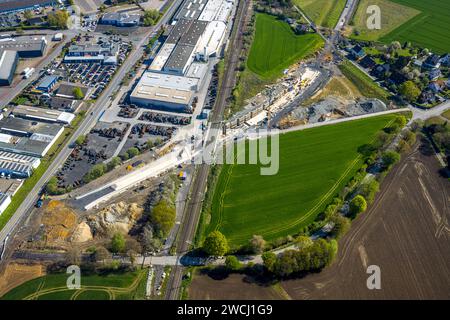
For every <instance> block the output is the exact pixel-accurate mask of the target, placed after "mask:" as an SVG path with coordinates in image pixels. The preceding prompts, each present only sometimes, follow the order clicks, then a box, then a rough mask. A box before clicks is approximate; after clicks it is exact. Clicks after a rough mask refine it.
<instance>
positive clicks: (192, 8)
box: [174, 0, 208, 20]
mask: <svg viewBox="0 0 450 320" xmlns="http://www.w3.org/2000/svg"><path fill="white" fill-rule="evenodd" d="M207 2H208V0H185V1H184V2H183V4H182V5H181V6H180V7H179V9H178V11H177V13H176V14H175V17H174V20H180V19H188V20H197V19H198V17H199V16H200V14H201V12H202V11H203V8H204V7H205V4H206V3H207Z"/></svg>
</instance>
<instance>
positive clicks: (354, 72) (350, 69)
mask: <svg viewBox="0 0 450 320" xmlns="http://www.w3.org/2000/svg"><path fill="white" fill-rule="evenodd" d="M339 69H340V70H341V72H342V73H343V74H344V76H346V77H347V79H349V80H350V81H351V82H352V83H353V84H354V85H355V86H356V87H357V88H358V89H359V91H360V92H361V93H362V94H363V95H364V96H366V97H368V98H377V99H380V100H382V101H384V102H387V101H388V98H389V96H390V93H389V92H387V91H386V90H385V89H383V88H381V87H380V86H379V85H378V84H376V83H375V82H374V81H373V80H372V79H371V78H370V77H369V76H368V75H366V74H365V73H364V72H362V71H361V70H360V69H358V67H356V66H355V65H353V64H352V63H351V62H350V61H347V60H346V61H344V62H343V63H342V64H340V65H339Z"/></svg>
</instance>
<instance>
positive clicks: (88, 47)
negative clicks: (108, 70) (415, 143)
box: [64, 42, 119, 64]
mask: <svg viewBox="0 0 450 320" xmlns="http://www.w3.org/2000/svg"><path fill="white" fill-rule="evenodd" d="M118 55H119V45H118V44H117V43H113V42H105V43H102V44H80V45H71V46H70V47H69V50H68V52H67V54H66V55H65V56H64V62H66V63H92V62H100V63H105V64H117V57H118Z"/></svg>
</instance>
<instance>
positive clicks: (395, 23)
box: [351, 0, 420, 41]
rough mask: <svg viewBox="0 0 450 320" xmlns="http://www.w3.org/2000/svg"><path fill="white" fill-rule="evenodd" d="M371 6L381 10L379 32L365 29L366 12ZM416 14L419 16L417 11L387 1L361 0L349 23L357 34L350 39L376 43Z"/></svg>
mask: <svg viewBox="0 0 450 320" xmlns="http://www.w3.org/2000/svg"><path fill="white" fill-rule="evenodd" d="M371 5H377V6H379V7H380V9H381V29H379V30H369V29H368V28H367V18H368V14H367V13H366V12H367V7H368V6H371ZM418 14H420V11H419V10H416V9H414V8H411V7H409V6H404V5H401V4H398V3H395V2H392V1H389V0H361V1H360V2H359V4H358V9H357V10H356V13H355V15H354V16H353V19H352V22H351V24H352V25H353V28H354V31H357V32H358V33H359V34H358V35H355V34H352V35H351V38H354V39H357V40H367V41H377V40H379V39H380V38H381V37H383V36H385V35H387V34H389V33H390V32H392V31H393V30H395V29H397V28H398V27H400V26H401V25H402V24H404V23H405V22H407V21H408V20H410V19H412V18H414V17H415V16H417V15H418Z"/></svg>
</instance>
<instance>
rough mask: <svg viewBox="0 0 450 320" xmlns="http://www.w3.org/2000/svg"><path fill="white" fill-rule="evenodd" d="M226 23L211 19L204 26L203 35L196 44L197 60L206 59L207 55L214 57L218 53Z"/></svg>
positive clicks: (223, 37)
mask: <svg viewBox="0 0 450 320" xmlns="http://www.w3.org/2000/svg"><path fill="white" fill-rule="evenodd" d="M226 30H227V25H226V24H225V23H224V22H222V21H212V22H210V23H209V24H208V26H207V27H206V30H205V33H204V35H203V37H202V38H201V39H200V41H199V43H198V46H197V52H196V54H197V58H198V59H199V60H205V61H206V60H207V59H208V57H214V56H217V55H218V54H219V51H220V48H221V46H222V43H223V40H224V39H225V33H226Z"/></svg>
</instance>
